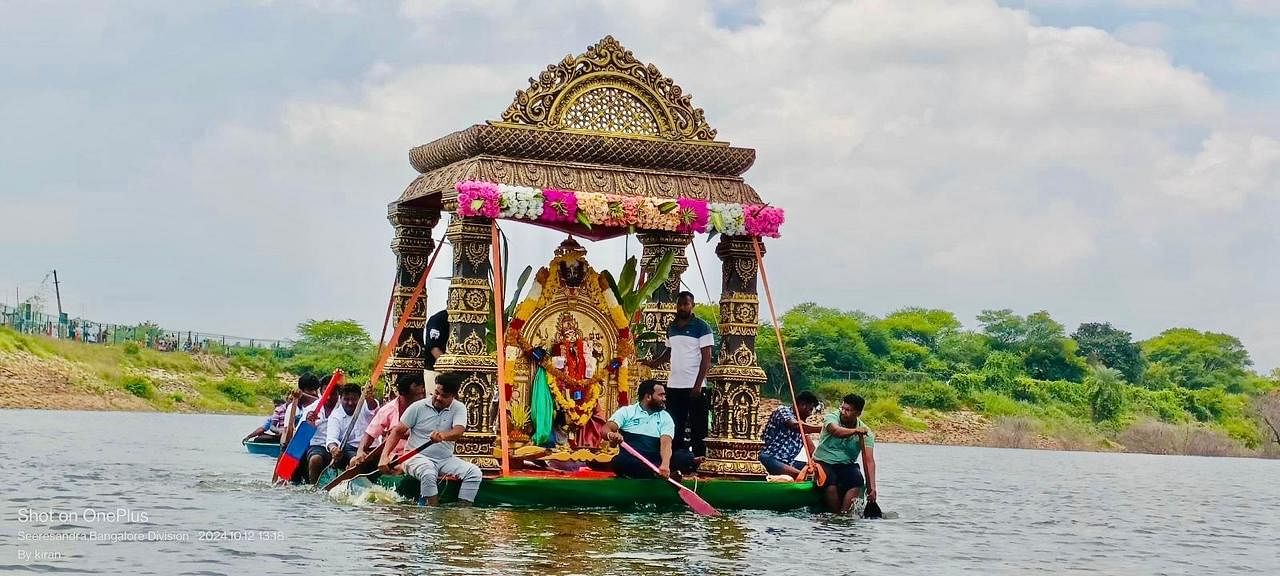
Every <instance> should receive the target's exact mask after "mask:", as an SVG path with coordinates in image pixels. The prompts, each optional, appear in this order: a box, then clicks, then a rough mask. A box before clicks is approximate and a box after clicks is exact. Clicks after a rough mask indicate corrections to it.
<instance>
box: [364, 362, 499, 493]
mask: <svg viewBox="0 0 1280 576" xmlns="http://www.w3.org/2000/svg"><path fill="white" fill-rule="evenodd" d="M461 387H462V375H461V374H458V373H456V372H448V373H444V374H440V376H438V377H437V378H436V389H435V392H434V393H433V394H432V395H431V396H429V397H427V398H424V399H422V400H419V401H417V402H414V403H413V404H412V405H410V406H409V408H408V409H407V410H405V411H404V414H401V415H400V423H399V424H397V425H396V426H395V427H394V428H392V429H391V435H390V436H388V437H387V445H389V446H395V445H396V443H397V442H399V441H400V440H401V439H402V438H404V437H406V436H407V437H408V438H409V446H408V449H409V450H414V449H416V448H418V447H419V446H422V445H423V444H426V443H427V442H428V441H430V442H431V446H429V447H428V448H427V449H426V450H423V451H422V452H419V453H418V454H417V455H415V456H414V457H413V458H410V459H409V461H408V462H405V463H404V472H405V474H408V475H410V476H413V477H414V478H417V479H418V482H419V483H420V484H421V487H420V488H419V494H420V496H421V497H420V498H419V499H418V503H419V504H426V505H428V506H436V505H438V504H439V503H440V496H439V487H438V486H436V482H437V480H439V478H440V476H456V477H457V478H458V479H460V480H461V481H462V488H461V489H459V490H458V500H460V501H461V503H462V504H463V505H470V504H471V503H472V502H474V501H475V499H476V493H477V492H479V491H480V480H481V479H482V478H483V476H482V475H481V474H480V467H479V466H476V465H475V464H472V463H470V462H467V461H465V460H463V459H461V458H458V457H457V456H454V455H453V446H454V443H456V442H457V440H458V439H459V438H462V435H463V434H465V433H466V431H467V405H466V404H463V403H462V402H459V401H458V398H457V397H458V389H459V388H461ZM378 469H380V470H382V472H383V473H384V474H392V473H395V471H394V470H392V469H391V451H389V450H388V451H383V453H382V457H381V459H379V461H378Z"/></svg>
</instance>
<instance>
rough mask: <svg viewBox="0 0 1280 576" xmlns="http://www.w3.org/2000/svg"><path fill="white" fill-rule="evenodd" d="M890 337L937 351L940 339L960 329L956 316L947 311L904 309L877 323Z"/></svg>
mask: <svg viewBox="0 0 1280 576" xmlns="http://www.w3.org/2000/svg"><path fill="white" fill-rule="evenodd" d="M876 324H877V325H878V326H879V327H880V328H883V329H884V330H885V331H886V332H888V333H889V335H890V336H892V337H893V338H896V339H898V340H904V341H907V342H913V343H915V344H919V345H921V346H925V347H927V348H929V349H937V347H938V337H939V336H941V335H943V334H949V333H952V332H955V331H956V330H959V329H960V321H959V320H956V315H955V314H952V313H950V312H947V311H946V310H931V309H925V308H903V309H901V310H898V311H896V312H893V313H891V314H889V315H888V316H885V317H884V319H883V320H880V321H878V322H876Z"/></svg>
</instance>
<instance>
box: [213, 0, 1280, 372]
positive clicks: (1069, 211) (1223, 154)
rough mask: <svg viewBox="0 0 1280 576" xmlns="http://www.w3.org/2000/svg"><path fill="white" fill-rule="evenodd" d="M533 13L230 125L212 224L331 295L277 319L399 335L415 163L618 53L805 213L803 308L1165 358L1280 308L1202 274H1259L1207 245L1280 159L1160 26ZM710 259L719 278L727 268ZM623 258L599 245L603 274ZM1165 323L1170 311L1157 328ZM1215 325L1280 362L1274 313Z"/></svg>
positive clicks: (795, 270) (916, 14) (449, 38)
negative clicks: (1178, 58) (1192, 242)
mask: <svg viewBox="0 0 1280 576" xmlns="http://www.w3.org/2000/svg"><path fill="white" fill-rule="evenodd" d="M1166 4H1167V3H1166ZM537 6H538V9H536V10H532V9H528V6H527V5H524V4H516V3H512V2H502V1H496V0H495V1H492V2H483V3H478V4H466V5H457V4H455V3H443V2H406V3H404V4H403V5H402V7H401V13H402V14H403V15H404V17H406V18H408V19H409V20H411V21H413V22H415V23H417V24H418V26H419V32H420V33H419V34H418V36H417V38H415V39H414V40H413V42H416V43H419V44H420V45H421V48H420V49H419V50H417V52H416V53H417V54H420V57H421V60H420V61H418V62H414V63H411V64H408V65H406V64H394V65H391V64H383V65H377V66H374V67H372V68H371V69H370V70H368V72H367V74H366V75H365V76H364V77H362V78H359V79H353V80H351V81H349V82H347V83H346V84H345V85H339V86H337V87H329V88H330V89H329V90H325V91H321V92H319V93H314V94H307V95H299V96H298V97H296V98H295V99H293V100H292V101H290V102H287V103H285V104H284V105H283V106H281V107H280V113H279V115H278V121H277V122H276V123H275V124H273V125H266V126H252V127H251V126H244V125H239V124H236V125H229V126H223V127H220V128H218V129H216V130H214V131H212V132H211V133H210V135H209V136H208V137H207V138H206V139H205V140H204V141H203V142H201V143H200V144H199V145H198V146H197V147H196V150H195V152H194V153H193V158H194V161H195V170H194V174H193V175H192V177H191V184H192V187H193V188H194V189H195V190H196V191H197V193H198V194H199V195H200V197H202V198H204V199H205V200H203V204H202V206H203V208H204V209H205V210H207V211H208V212H209V213H210V214H212V216H211V218H213V219H214V220H215V221H218V222H225V223H226V224H227V225H241V226H244V225H247V226H249V228H250V229H251V230H253V238H254V242H257V243H258V245H260V246H286V247H288V249H286V250H284V251H283V252H282V253H281V254H278V255H274V256H263V258H267V259H268V260H269V261H270V262H271V263H273V264H274V265H278V266H279V267H281V269H282V270H290V271H296V270H299V269H301V270H305V271H306V273H307V274H308V276H306V280H307V281H308V282H309V283H310V285H309V286H308V288H307V290H305V291H301V292H300V293H302V294H305V296H303V297H301V298H299V299H295V300H301V302H300V303H298V302H283V301H282V303H281V304H280V305H281V306H288V307H289V308H288V309H289V310H290V311H291V313H292V315H293V317H305V316H307V315H311V316H321V315H328V316H351V315H364V316H362V317H361V319H362V320H366V321H367V323H368V324H370V325H373V324H375V320H374V319H373V318H372V316H373V315H374V314H377V313H380V311H381V310H380V304H379V302H378V301H379V300H380V299H381V298H383V297H385V296H384V294H385V290H386V288H385V286H384V284H385V283H386V282H385V281H384V277H386V278H387V279H388V280H389V273H390V266H391V262H392V259H391V255H390V252H389V251H388V250H386V249H385V248H384V247H385V246H386V242H387V241H388V240H389V239H390V235H391V230H390V227H389V226H388V225H387V224H386V222H385V220H383V209H384V206H385V204H386V203H387V202H389V201H391V200H393V199H394V198H395V197H396V196H397V195H398V194H399V192H400V191H401V190H402V189H403V187H404V186H405V185H406V184H407V183H408V182H409V181H410V179H411V178H412V177H413V174H412V172H411V170H410V169H409V168H408V165H407V160H406V152H407V150H408V149H409V148H410V147H411V146H413V145H417V144H421V143H424V142H427V141H429V140H431V139H433V138H436V137H439V136H442V135H444V134H446V133H448V132H451V131H453V130H457V129H460V128H463V127H465V126H467V125H470V124H473V123H476V122H480V121H483V120H486V119H492V118H496V117H497V116H498V115H499V114H500V112H501V111H502V110H503V108H504V107H505V106H506V104H507V103H508V102H509V100H510V98H511V96H512V94H513V93H514V91H515V90H516V89H519V88H523V87H524V86H525V81H524V79H525V78H527V77H528V76H530V75H533V74H536V73H537V72H538V71H540V70H541V69H542V67H543V66H544V65H546V64H547V63H551V62H555V61H558V60H559V59H560V58H561V57H563V55H564V54H566V53H569V52H573V53H577V52H580V51H582V49H583V48H585V47H586V44H588V43H590V42H594V41H595V40H596V39H598V38H599V37H600V36H603V35H604V34H605V33H611V34H614V35H615V36H616V37H617V38H618V39H619V40H621V41H622V42H623V43H624V44H625V45H627V46H628V47H629V48H631V49H632V50H633V51H634V52H635V53H636V55H637V56H638V57H639V58H641V59H642V60H645V61H648V62H653V63H655V64H657V65H658V66H659V67H660V68H662V70H663V71H664V72H666V73H667V74H668V75H670V76H672V77H673V78H675V80H676V81H677V82H678V83H680V84H681V85H682V86H683V87H684V88H685V89H686V90H687V91H689V92H690V93H692V94H693V95H694V99H695V104H697V105H699V106H701V107H703V108H705V109H706V110H707V114H708V117H709V118H710V120H711V122H712V124H713V126H715V127H716V128H718V129H719V130H720V136H721V138H723V139H727V140H730V141H732V142H733V143H735V144H737V145H742V146H751V147H755V148H757V149H758V150H759V160H758V161H757V164H756V166H755V168H754V169H753V170H752V171H751V172H749V173H748V175H747V177H748V179H749V181H751V182H752V183H753V185H754V186H755V187H756V188H757V190H759V191H760V193H761V194H762V195H763V196H764V197H765V198H766V199H767V200H770V201H773V202H775V203H778V204H780V205H783V206H785V207H786V208H787V209H788V217H789V224H788V225H787V226H786V227H785V228H784V235H785V237H784V239H783V240H781V241H775V242H771V243H770V270H771V273H772V274H773V275H774V276H775V277H777V278H789V279H796V280H795V281H792V282H787V283H784V284H781V285H778V286H777V287H776V288H777V289H778V290H779V296H780V297H781V300H782V302H780V303H781V304H782V305H783V306H784V307H785V306H787V305H791V304H795V303H797V302H800V301H804V300H817V301H820V302H823V303H826V304H829V305H835V306H841V307H847V308H862V309H866V310H868V311H870V312H884V311H886V310H889V309H892V308H896V307H900V306H906V305H930V306H939V307H946V308H950V309H953V310H956V311H957V312H959V313H960V314H961V315H962V316H969V315H972V314H973V313H975V312H976V311H977V310H978V309H979V308H981V307H994V306H1000V307H1003V306H1026V307H1029V309H1039V308H1048V309H1050V310H1051V311H1053V312H1055V313H1057V314H1059V318H1060V319H1061V320H1063V321H1064V322H1067V323H1069V324H1070V323H1073V322H1078V321H1081V320H1092V319H1097V318H1099V317H1101V318H1104V319H1108V320H1112V321H1113V322H1115V323H1116V324H1117V325H1120V326H1122V327H1124V328H1126V329H1129V330H1133V331H1134V332H1136V333H1138V334H1139V335H1150V334H1153V333H1155V332H1158V331H1159V330H1160V329H1163V328H1165V327H1168V326H1169V325H1171V324H1173V323H1178V322H1182V321H1184V320H1186V321H1195V320H1204V319H1206V318H1209V317H1210V316H1208V315H1207V314H1200V315H1197V314H1195V313H1189V314H1186V315H1185V316H1178V317H1170V316H1169V315H1167V314H1163V312H1164V311H1167V310H1170V309H1179V310H1182V309H1188V308H1190V309H1192V310H1193V311H1194V309H1195V307H1196V306H1197V305H1198V300H1201V299H1202V298H1203V296H1204V294H1206V293H1207V294H1211V295H1212V296H1213V297H1214V298H1217V299H1221V300H1232V299H1237V298H1256V296H1254V295H1252V294H1244V293H1242V292H1241V290H1242V289H1241V288H1239V287H1238V286H1235V285H1231V284H1227V285H1222V284H1220V283H1217V282H1216V281H1214V282H1210V281H1209V280H1206V279H1201V278H1197V277H1195V276H1194V275H1193V276H1191V277H1189V278H1188V277H1187V276H1186V275H1185V271H1186V270H1195V269H1198V268H1202V267H1208V266H1210V265H1212V266H1213V267H1214V268H1216V269H1221V270H1222V271H1224V273H1227V274H1230V273H1231V272H1232V271H1233V270H1238V269H1240V268H1241V267H1243V266H1245V265H1246V264H1245V263H1243V262H1239V261H1236V260H1234V259H1233V256H1232V255H1231V254H1230V252H1229V251H1215V252H1212V253H1203V252H1197V251H1196V250H1194V249H1192V248H1189V247H1188V242H1187V239H1186V237H1185V235H1186V233H1187V232H1186V231H1187V230H1188V229H1189V228H1194V229H1197V230H1199V232H1198V233H1199V234H1202V235H1203V236H1204V237H1206V238H1214V239H1217V240H1220V241H1223V242H1226V241H1227V240H1228V239H1230V238H1239V237H1243V236H1244V235H1256V234H1258V232H1259V231H1260V230H1265V229H1266V228H1263V226H1265V225H1266V224H1264V223H1262V222H1260V221H1259V220H1258V219H1257V215H1258V214H1266V213H1274V212H1275V211H1276V207H1275V206H1276V202H1277V201H1278V200H1280V199H1278V198H1277V196H1276V192H1275V191H1276V187H1277V182H1278V181H1280V173H1278V168H1277V165H1278V164H1280V147H1278V146H1277V141H1276V139H1275V136H1274V135H1273V134H1267V133H1266V132H1256V131H1251V130H1249V129H1248V125H1247V123H1245V124H1243V125H1242V123H1241V122H1240V121H1239V118H1238V116H1237V115H1236V113H1235V112H1233V110H1232V109H1231V108H1230V106H1229V105H1228V103H1227V98H1225V97H1224V96H1223V95H1222V94H1221V93H1219V92H1218V91H1217V90H1215V89H1214V87H1213V86H1212V85H1211V84H1210V82H1209V81H1208V80H1207V79H1206V78H1205V77H1204V76H1203V75H1201V74H1198V73H1197V72H1195V71H1193V70H1188V69H1184V68H1179V67H1176V66H1174V65H1173V64H1171V63H1170V61H1169V58H1168V57H1167V56H1166V55H1165V54H1164V53H1163V52H1161V51H1159V50H1155V49H1152V48H1149V47H1136V46H1133V45H1131V44H1134V43H1140V44H1152V42H1138V41H1137V40H1135V36H1134V35H1135V34H1138V33H1139V32H1140V31H1131V32H1130V34H1129V35H1128V38H1127V39H1126V38H1124V36H1126V35H1125V34H1120V36H1121V37H1120V38H1118V37H1117V36H1113V35H1110V34H1107V33H1105V32H1103V31H1100V30H1097V29H1093V28H1069V29H1061V28H1052V27H1045V26H1038V25H1035V24H1034V23H1033V19H1031V18H1030V17H1028V15H1027V14H1026V13H1024V12H1020V11H1016V10H1008V9H1001V8H998V7H996V6H994V5H992V4H991V3H987V2H978V1H972V2H950V1H948V2H932V3H925V2H896V1H888V0H878V1H875V0H869V1H863V2H857V3H843V2H810V3H803V4H799V5H796V4H794V3H792V2H785V1H772V2H761V4H760V6H759V16H760V18H759V22H758V23H755V24H752V25H749V26H745V27H743V28H741V29H738V30H735V31H729V30H725V29H721V28H717V27H716V26H715V23H714V22H715V20H714V18H713V17H712V16H711V14H710V9H709V7H708V5H706V4H700V3H696V2H674V1H668V2H643V3H637V4H617V3H612V2H610V3H603V2H589V1H585V0H584V1H579V2H572V3H565V4H551V3H539V4H537ZM517 9H519V10H521V11H520V16H519V17H518V18H516V17H514V12H513V10H517ZM1146 34H1147V37H1148V39H1150V38H1151V37H1152V36H1153V31H1150V30H1149V31H1147V32H1146ZM1189 135H1190V136H1189ZM1188 139H1190V144H1188ZM246 205H247V206H254V207H255V209H254V210H252V211H246V210H243V209H242V207H243V206H246ZM1246 206H1254V207H1255V208H1258V209H1255V210H1244V209H1243V208H1244V207H1246ZM246 222H248V223H249V224H245V223H246ZM335 230H337V232H335ZM507 230H508V231H509V232H510V233H511V234H512V236H513V244H514V246H513V249H514V251H515V260H516V263H517V264H519V265H523V264H524V263H531V264H535V265H537V264H540V263H542V262H543V261H545V260H546V259H547V258H548V257H549V250H550V247H551V244H549V243H551V242H554V241H555V239H556V238H557V235H555V234H552V233H549V232H541V231H534V232H530V231H528V229H524V230H521V229H520V227H517V226H514V225H509V226H507ZM442 231H443V227H441V228H440V229H438V233H441V232H442ZM1262 238H1264V240H1263V241H1264V242H1269V243H1270V248H1271V249H1272V251H1274V249H1276V248H1280V246H1277V245H1276V242H1277V240H1276V239H1275V237H1274V235H1272V236H1270V237H1267V236H1265V235H1264V236H1262ZM535 241H536V242H535ZM538 243H540V245H538ZM245 247H246V248H250V247H251V244H248V243H247V244H246V246H245ZM635 249H636V246H635V244H634V243H633V244H632V250H633V251H634V250H635ZM700 251H701V252H700V253H701V255H702V257H703V259H704V262H703V264H704V266H705V267H706V268H707V269H708V273H709V274H712V275H714V274H715V273H716V271H717V270H718V266H717V265H715V264H714V263H710V262H707V261H706V260H710V259H711V258H713V256H712V252H711V247H710V246H709V245H706V244H700ZM621 252H622V248H621V243H620V242H614V243H613V244H610V245H609V246H607V247H606V248H604V249H602V250H597V254H599V256H596V257H595V260H596V264H597V266H602V267H603V266H614V265H616V263H617V262H618V261H619V260H620V256H621ZM371 253H372V254H375V256H373V257H371V256H370V254H371ZM334 262H341V263H343V264H342V266H341V268H339V267H336V266H334V265H333V263H334ZM442 262H447V260H444V259H442ZM266 267H267V268H270V267H271V265H267V266H266ZM438 272H439V273H438V274H437V275H440V274H442V273H443V272H442V271H438ZM273 274H276V276H272V275H273ZM1267 274H1270V275H1269V276H1266V277H1265V278H1263V280H1265V281H1271V282H1273V283H1274V282H1275V281H1280V273H1277V272H1269V273H1267ZM267 276H268V277H271V278H273V280H274V281H275V282H284V283H287V281H288V279H289V274H283V273H277V272H270V271H269V272H267ZM686 280H687V282H688V283H689V284H690V285H691V286H694V287H695V292H698V293H701V290H700V286H701V281H700V280H698V279H697V278H696V275H695V274H694V273H692V272H691V273H690V275H689V276H688V277H686ZM709 283H710V284H711V286H712V291H713V294H714V292H715V287H716V286H717V285H718V282H717V281H716V279H715V278H714V277H711V278H709ZM272 284H274V282H273V283H272ZM268 285H271V284H268ZM436 288H438V287H436ZM1197 289H1199V290H1201V291H1200V292H1197V291H1196V290H1197ZM247 293H248V292H246V294H247ZM437 293H438V292H437ZM1152 301H1158V303H1159V304H1160V305H1161V306H1164V308H1159V309H1157V310H1154V311H1153V310H1151V309H1149V308H1147V309H1144V308H1143V307H1142V306H1139V303H1147V302H1152ZM1244 302H1246V303H1247V302H1248V300H1245V301H1244ZM1245 307H1247V306H1245ZM1212 318H1213V320H1214V322H1215V323H1216V324H1215V325H1214V326H1213V327H1214V328H1215V329H1219V330H1226V331H1231V330H1232V329H1235V330H1238V331H1239V332H1240V333H1241V334H1242V335H1245V336H1246V337H1247V338H1246V344H1248V345H1251V346H1254V347H1255V348H1254V354H1255V357H1256V358H1259V359H1260V360H1262V362H1261V363H1263V364H1269V365H1274V364H1280V348H1275V346H1274V342H1275V341H1276V340H1275V338H1274V337H1266V336H1264V335H1261V334H1259V333H1258V331H1257V330H1256V329H1255V328H1254V327H1255V326H1256V320H1257V318H1256V317H1254V316H1253V315H1251V314H1248V313H1247V311H1243V310H1241V311H1234V312H1232V311H1226V312H1224V313H1223V314H1218V313H1217V312H1215V315H1214V316H1213V317H1212ZM1270 320H1271V321H1272V322H1271V324H1272V325H1274V324H1276V323H1277V322H1276V321H1280V318H1275V317H1271V318H1270ZM1206 327H1209V326H1206ZM1246 333H1247V334H1246ZM1250 338H1252V339H1250ZM1263 345H1265V346H1266V347H1267V348H1266V349H1258V348H1257V346H1263Z"/></svg>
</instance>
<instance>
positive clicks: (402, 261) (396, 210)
mask: <svg viewBox="0 0 1280 576" xmlns="http://www.w3.org/2000/svg"><path fill="white" fill-rule="evenodd" d="M387 220H389V221H391V225H392V226H394V227H395V229H396V236H395V239H394V240H392V241H391V251H392V252H394V253H395V255H396V271H397V272H398V273H397V275H396V288H395V294H394V295H393V296H392V304H391V314H392V316H391V317H392V318H393V319H395V320H398V319H399V318H400V314H401V313H402V312H403V311H404V307H405V304H408V302H409V299H410V298H411V297H412V296H413V289H414V287H416V286H417V285H418V280H419V279H420V278H422V275H423V274H424V273H425V272H426V268H427V262H428V261H429V260H430V259H431V252H432V251H433V250H435V241H434V240H433V239H432V237H431V230H432V229H433V228H435V225H436V223H437V222H439V221H440V210H439V209H438V208H432V209H429V210H424V209H421V208H413V207H409V206H401V205H400V204H399V203H392V204H391V205H389V206H387ZM426 315H427V295H426V294H423V295H422V297H421V298H419V299H418V303H417V304H416V305H415V306H414V310H413V311H412V312H411V313H410V314H409V321H408V322H407V323H406V324H405V329H404V330H402V331H401V332H400V337H399V338H398V339H397V340H396V342H394V346H395V348H393V350H392V352H391V357H390V358H389V359H387V364H386V366H385V367H384V368H383V383H384V387H383V390H394V389H395V381H396V376H397V375H399V374H405V373H410V372H418V373H421V372H422V368H423V358H425V357H426V356H425V354H427V349H426V347H425V346H424V345H423V344H424V339H423V335H422V329H423V326H424V325H426Z"/></svg>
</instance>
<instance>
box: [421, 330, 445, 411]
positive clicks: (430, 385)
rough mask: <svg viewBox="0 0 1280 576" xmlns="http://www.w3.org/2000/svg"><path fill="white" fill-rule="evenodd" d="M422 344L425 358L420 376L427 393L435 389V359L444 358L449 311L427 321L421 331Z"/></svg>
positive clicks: (436, 373)
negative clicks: (423, 343) (425, 350)
mask: <svg viewBox="0 0 1280 576" xmlns="http://www.w3.org/2000/svg"><path fill="white" fill-rule="evenodd" d="M422 335H423V342H425V343H426V346H425V348H426V349H427V352H426V356H424V357H423V358H422V365H423V372H422V376H423V379H424V380H425V382H426V387H427V393H428V394H430V393H432V392H435V389H436V376H438V375H439V373H438V372H436V359H437V358H440V357H441V356H444V351H445V346H446V345H448V343H449V311H448V310H441V311H439V312H436V313H435V314H432V315H431V317H430V318H428V319H427V325H426V327H425V328H423V329H422Z"/></svg>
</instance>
